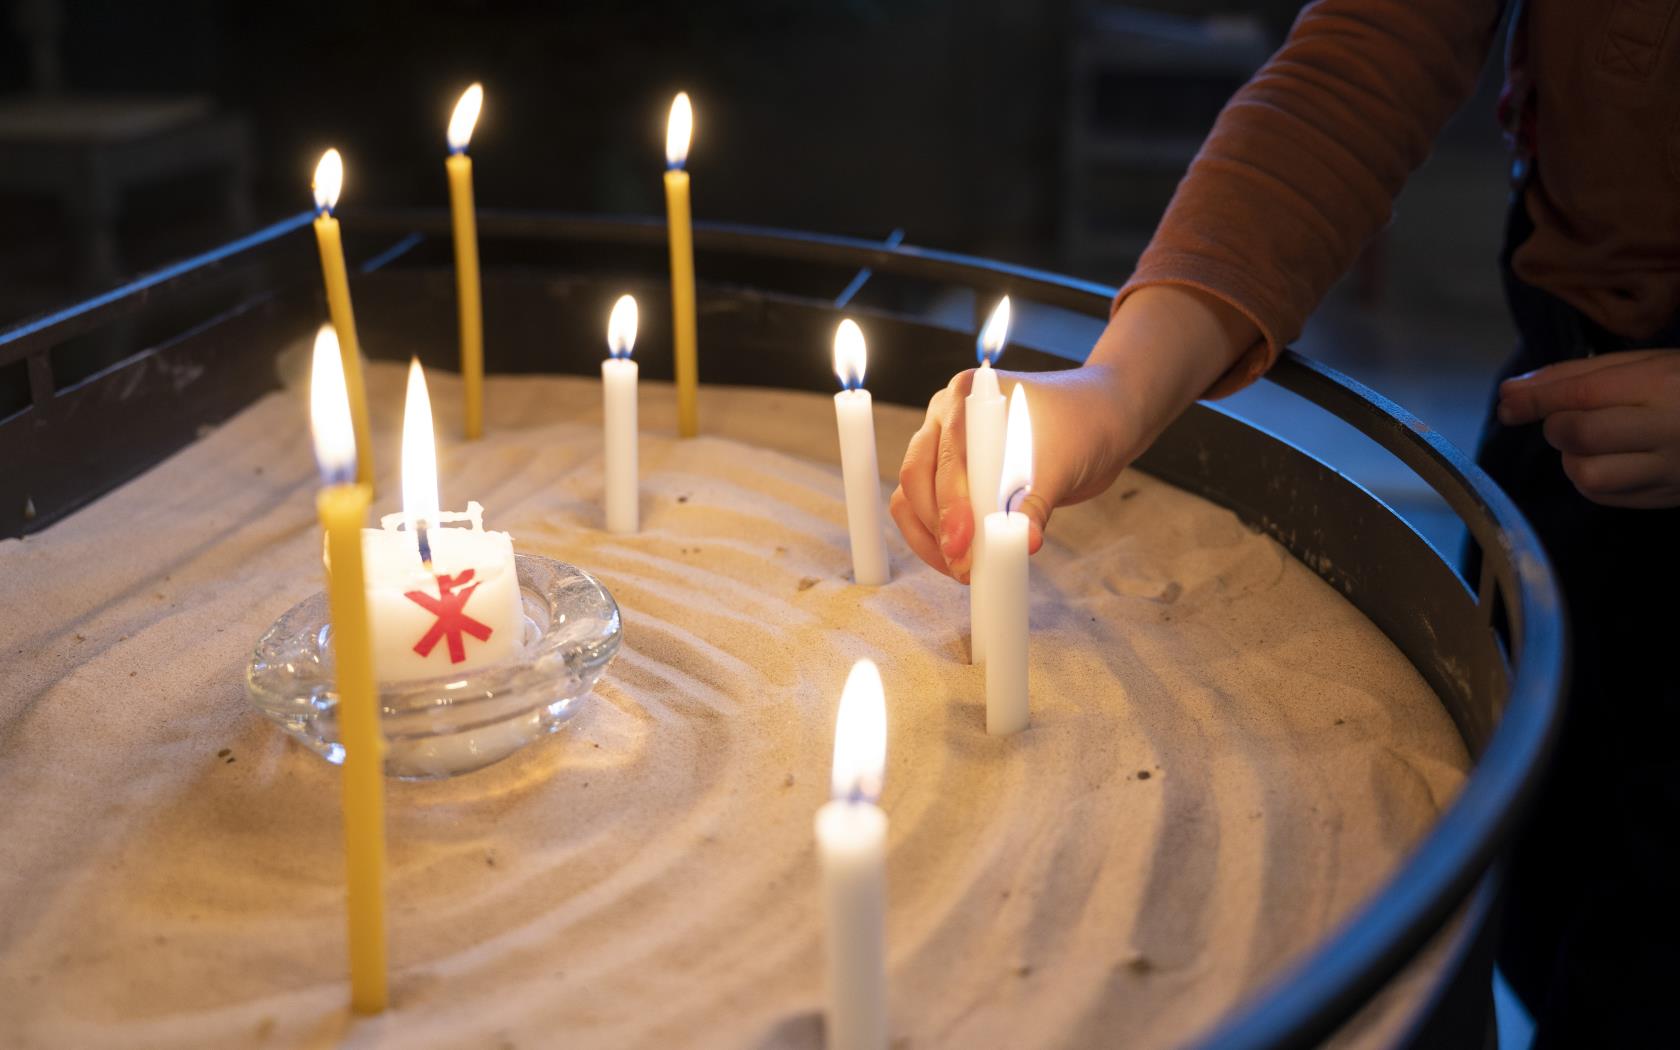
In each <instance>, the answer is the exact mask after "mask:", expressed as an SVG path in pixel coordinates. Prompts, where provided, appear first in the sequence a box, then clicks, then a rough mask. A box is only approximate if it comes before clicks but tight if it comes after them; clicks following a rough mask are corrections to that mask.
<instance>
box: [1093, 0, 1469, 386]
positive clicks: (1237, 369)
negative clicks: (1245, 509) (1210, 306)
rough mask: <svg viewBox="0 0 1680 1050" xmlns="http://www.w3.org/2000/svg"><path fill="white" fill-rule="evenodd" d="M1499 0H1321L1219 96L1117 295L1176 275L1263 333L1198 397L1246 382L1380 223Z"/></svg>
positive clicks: (1464, 90)
mask: <svg viewBox="0 0 1680 1050" xmlns="http://www.w3.org/2000/svg"><path fill="white" fill-rule="evenodd" d="M1501 6H1502V4H1501V2H1500V0H1319V2H1317V3H1314V4H1312V5H1310V6H1309V7H1307V8H1306V9H1305V10H1304V11H1302V12H1301V15H1300V17H1299V18H1298V19H1296V22H1295V27H1294V29H1293V30H1291V32H1290V34H1289V39H1288V40H1287V41H1285V42H1284V45H1283V47H1282V48H1281V49H1279V51H1278V52H1277V54H1275V55H1273V56H1272V58H1271V61H1269V62H1267V63H1266V65H1265V67H1264V68H1263V69H1261V70H1260V72H1259V73H1257V74H1255V76H1254V79H1253V80H1251V81H1249V82H1248V84H1246V85H1245V86H1244V87H1243V88H1242V89H1241V90H1240V91H1238V92H1237V93H1236V95H1234V96H1233V97H1232V98H1231V101H1230V102H1229V103H1227V104H1226V106H1225V110H1224V112H1222V113H1221V114H1220V116H1219V120H1218V121H1217V122H1216V123H1215V124H1214V126H1213V131H1212V132H1211V133H1209V135H1208V138H1207V141H1206V142H1204V143H1203V144H1202V148H1201V151H1200V152H1199V153H1198V154H1197V156H1196V159H1195V161H1194V162H1192V163H1191V165H1190V170H1189V172H1188V173H1187V174H1186V175H1185V177H1184V179H1183V180H1182V181H1181V182H1180V183H1179V185H1178V190H1177V192H1176V193H1175V194H1174V195H1173V199H1172V203H1171V205H1169V206H1168V208H1167V212H1166V215H1165V216H1164V217H1163V218H1162V220H1161V225H1160V226H1159V227H1158V228H1157V229H1156V231H1155V237H1154V239H1153V240H1152V241H1151V242H1150V244H1149V247H1148V248H1147V249H1146V250H1145V251H1144V253H1143V257H1142V258H1141V259H1140V260H1139V261H1138V267H1137V270H1136V272H1135V273H1133V275H1132V277H1131V279H1130V280H1129V281H1127V282H1126V285H1125V287H1123V288H1122V289H1121V290H1120V294H1119V295H1118V296H1116V297H1115V301H1114V306H1115V309H1118V308H1119V305H1120V303H1121V301H1123V300H1124V299H1125V297H1126V296H1127V295H1129V294H1130V293H1131V292H1133V291H1135V290H1137V289H1138V288H1142V287H1145V286H1147V285H1152V284H1180V285H1189V286H1191V287H1195V288H1199V289H1202V290H1203V291H1205V292H1208V293H1210V294H1212V295H1214V296H1217V297H1218V298H1220V299H1223V300H1225V301H1226V302H1229V303H1230V304H1232V305H1233V306H1235V307H1236V308H1237V309H1239V310H1241V311H1242V312H1243V313H1244V314H1247V315H1248V318H1249V319H1250V320H1251V321H1253V322H1254V324H1255V327H1257V328H1258V329H1259V330H1260V333H1261V338H1260V340H1259V341H1258V342H1256V343H1255V345H1254V346H1253V347H1251V348H1250V349H1249V350H1248V351H1247V352H1246V353H1245V354H1244V355H1243V356H1242V358H1241V359H1240V360H1238V361H1237V362H1236V364H1235V365H1234V366H1233V367H1232V369H1231V370H1230V371H1229V372H1228V373H1226V375H1225V376H1224V377H1223V378H1222V379H1221V380H1220V381H1219V382H1218V383H1216V384H1215V385H1214V387H1213V389H1212V390H1210V391H1209V396H1222V395H1224V394H1228V393H1231V392H1233V391H1235V390H1237V389H1240V388H1241V387H1243V386H1246V385H1247V384H1248V383H1250V382H1252V381H1253V380H1254V379H1255V378H1257V377H1258V376H1259V375H1260V374H1261V373H1263V372H1264V371H1265V370H1266V369H1267V368H1268V367H1270V366H1271V363H1272V362H1273V361H1275V360H1277V356H1278V354H1279V353H1280V352H1281V351H1282V348H1283V346H1284V344H1286V343H1288V342H1289V341H1290V340H1292V339H1294V338H1295V337H1296V336H1298V335H1299V334H1300V332H1301V326H1302V325H1303V324H1304V323H1305V322H1306V319H1307V315H1308V314H1310V313H1311V312H1312V311H1313V309H1314V307H1316V306H1317V305H1318V301H1319V300H1320V299H1321V298H1322V297H1323V296H1324V294H1325V292H1327V291H1328V290H1329V289H1330V286H1331V285H1332V284H1334V283H1335V281H1336V280H1337V278H1339V277H1340V276H1341V274H1342V273H1343V272H1344V271H1345V270H1346V269H1347V268H1348V267H1349V266H1350V265H1352V263H1353V262H1354V260H1355V259H1356V258H1357V257H1358V254H1359V252H1360V250H1361V249H1362V248H1363V247H1364V245H1365V243H1366V242H1367V241H1368V240H1370V238H1371V237H1372V236H1373V235H1374V234H1375V233H1376V232H1377V231H1378V230H1379V229H1381V228H1382V227H1383V225H1384V224H1386V223H1387V222H1388V219H1389V215H1390V211H1391V208H1392V206H1393V201H1394V197H1395V195H1396V194H1398V193H1399V192H1400V188H1401V186H1402V184H1403V183H1404V182H1405V180H1406V177H1407V176H1408V175H1410V174H1411V172H1412V170H1413V169H1415V168H1416V167H1417V166H1418V165H1419V164H1421V163H1423V160H1424V158H1425V157H1427V156H1428V154H1429V148H1430V143H1431V142H1432V140H1433V139H1434V138H1435V135H1436V133H1437V132H1438V131H1439V130H1440V128H1441V125H1442V124H1444V123H1445V122H1446V119H1447V117H1448V116H1450V115H1451V114H1452V112H1453V110H1455V109H1457V108H1458V106H1459V105H1460V103H1462V102H1463V100H1464V98H1465V97H1466V96H1467V95H1468V94H1469V93H1470V91H1471V89H1472V88H1473V87H1474V85H1475V82H1476V76H1477V73H1478V71H1479V70H1480V68H1481V63H1482V59H1483V57H1484V56H1485V55H1486V53H1487V49H1488V46H1489V44H1490V42H1491V40H1492V37H1493V34H1494V32H1495V30H1496V27H1497V25H1498V21H1499V14H1500V8H1501Z"/></svg>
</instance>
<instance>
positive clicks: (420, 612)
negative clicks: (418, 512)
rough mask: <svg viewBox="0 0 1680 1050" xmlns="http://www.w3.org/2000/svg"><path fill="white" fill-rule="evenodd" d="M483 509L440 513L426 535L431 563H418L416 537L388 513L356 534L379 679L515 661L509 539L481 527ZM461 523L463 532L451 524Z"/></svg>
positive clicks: (516, 617)
mask: <svg viewBox="0 0 1680 1050" xmlns="http://www.w3.org/2000/svg"><path fill="white" fill-rule="evenodd" d="M483 515H484V508H483V507H481V506H479V505H478V504H477V503H469V504H467V511H466V513H465V514H451V513H444V514H439V515H438V516H437V520H436V521H435V522H432V523H430V528H428V529H427V530H426V536H427V539H428V541H429V542H430V546H431V555H432V560H431V564H430V566H429V567H428V566H427V565H426V564H425V563H423V562H422V561H421V560H420V557H419V554H418V550H417V546H418V537H417V536H415V535H414V534H412V533H410V532H409V531H408V530H407V529H406V528H401V527H399V526H401V525H402V524H403V519H404V516H403V515H402V514H389V515H386V516H385V517H384V518H383V519H381V521H380V526H381V527H380V528H377V529H364V530H363V532H362V560H363V565H364V567H365V571H366V573H367V603H368V614H369V617H368V618H369V621H370V623H371V625H372V629H373V630H372V633H373V666H374V671H375V672H376V673H377V674H378V676H379V680H380V681H382V682H400V681H412V680H414V679H419V678H432V677H436V676H439V675H447V674H454V673H459V672H463V671H471V670H473V669H474V668H478V667H485V666H488V665H490V664H494V663H499V662H501V661H503V660H507V659H511V658H512V657H514V656H516V655H517V654H518V653H519V651H520V649H521V648H522V645H523V642H524V626H525V618H524V606H523V603H522V601H521V599H520V595H519V576H518V571H517V569H516V567H515V563H514V559H513V539H512V537H510V536H509V535H508V534H507V533H505V532H490V531H486V530H485V528H484V518H483ZM463 521H464V522H467V523H468V527H466V528H454V527H449V526H448V524H447V523H449V522H463Z"/></svg>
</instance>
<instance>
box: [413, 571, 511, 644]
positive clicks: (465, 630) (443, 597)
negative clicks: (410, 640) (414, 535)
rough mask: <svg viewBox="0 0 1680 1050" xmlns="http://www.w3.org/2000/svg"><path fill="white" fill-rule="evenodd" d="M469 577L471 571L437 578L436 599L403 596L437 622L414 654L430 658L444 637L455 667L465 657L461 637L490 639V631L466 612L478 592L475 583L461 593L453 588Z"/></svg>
mask: <svg viewBox="0 0 1680 1050" xmlns="http://www.w3.org/2000/svg"><path fill="white" fill-rule="evenodd" d="M472 578H473V571H472V570H471V569H468V570H467V571H466V572H463V573H461V574H460V575H458V576H439V577H438V578H437V585H438V596H437V597H436V598H434V597H432V596H431V595H429V594H427V593H426V592H425V591H408V592H407V594H406V597H407V598H408V600H409V601H411V602H413V603H414V604H416V605H418V606H420V607H421V608H422V609H425V610H426V611H427V612H429V613H432V614H433V615H435V616H436V617H437V623H434V624H432V626H431V629H430V630H428V631H427V632H426V633H425V634H424V635H422V636H421V638H420V640H419V641H418V642H415V643H414V651H415V652H417V653H419V654H420V655H421V656H430V655H431V654H432V650H433V649H435V648H437V643H438V642H440V641H442V640H443V639H444V638H446V637H447V638H448V639H449V662H450V663H452V664H458V663H460V662H461V661H462V660H465V659H466V658H467V641H466V639H465V638H463V637H461V636H462V635H464V634H470V635H472V636H473V637H474V638H477V639H478V640H479V641H481V642H483V641H488V640H489V638H490V628H489V627H488V626H486V625H485V624H482V623H479V622H478V621H477V620H475V619H473V618H472V617H471V616H468V615H467V613H466V604H467V599H468V598H471V597H472V593H473V592H474V591H476V590H478V584H476V583H475V584H473V585H472V586H470V587H468V588H467V589H466V590H463V591H457V590H456V589H455V588H457V587H459V586H461V585H462V584H464V583H466V582H467V581H468V580H470V579H472Z"/></svg>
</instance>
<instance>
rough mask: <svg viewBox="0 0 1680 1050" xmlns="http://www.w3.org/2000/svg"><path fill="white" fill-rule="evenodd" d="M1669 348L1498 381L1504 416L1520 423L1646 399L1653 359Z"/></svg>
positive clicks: (1501, 415)
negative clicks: (1561, 413) (1557, 413)
mask: <svg viewBox="0 0 1680 1050" xmlns="http://www.w3.org/2000/svg"><path fill="white" fill-rule="evenodd" d="M1672 353H1673V351H1668V350H1632V351H1628V352H1626V353H1620V354H1603V355H1601V356H1599V357H1594V358H1588V359H1586V360H1582V361H1565V362H1563V363H1561V364H1556V365H1550V366H1548V367H1546V368H1542V369H1540V370H1539V371H1536V372H1530V373H1529V374H1528V375H1524V376H1517V377H1516V378H1514V379H1507V380H1506V381H1505V382H1503V383H1501V384H1500V385H1499V421H1500V422H1501V423H1504V424H1505V425H1506V426H1521V425H1522V424H1524V423H1533V422H1535V421H1537V420H1540V419H1544V418H1545V417H1546V416H1549V415H1551V414H1552V413H1554V412H1571V411H1588V410H1591V409H1595V408H1608V407H1610V406H1612V405H1642V404H1646V403H1647V402H1648V400H1649V398H1650V397H1651V395H1652V392H1653V383H1654V381H1655V378H1656V377H1655V376H1654V375H1653V373H1652V368H1651V365H1652V364H1653V363H1654V362H1653V360H1652V359H1653V358H1662V357H1665V356H1666V355H1669V354H1672Z"/></svg>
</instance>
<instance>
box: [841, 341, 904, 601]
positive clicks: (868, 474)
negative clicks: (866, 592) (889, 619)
mask: <svg viewBox="0 0 1680 1050" xmlns="http://www.w3.org/2000/svg"><path fill="white" fill-rule="evenodd" d="M866 364H867V350H866V348H865V347H864V342H863V332H862V330H861V329H859V328H858V326H857V322H856V321H853V320H852V319H851V318H849V317H848V318H847V319H845V320H844V321H841V322H840V327H839V328H838V329H836V330H835V333H834V374H835V375H837V376H839V377H840V382H841V383H843V384H844V385H845V387H846V389H844V390H842V391H840V392H839V393H838V394H835V395H834V418H835V420H836V421H837V422H838V424H839V427H840V474H841V476H842V477H843V478H844V480H845V485H846V525H847V528H848V530H849V531H850V533H851V540H852V578H853V579H855V580H856V581H857V582H858V583H860V584H863V585H864V586H866V587H874V586H878V585H880V584H883V583H886V582H887V580H889V579H890V578H891V577H892V572H891V570H890V569H889V568H888V566H887V543H886V539H885V537H884V536H883V535H882V531H881V470H880V466H879V464H878V463H877V461H876V458H875V410H874V407H873V404H872V402H871V401H870V397H869V391H867V390H865V389H863V372H864V367H865V365H866Z"/></svg>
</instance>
